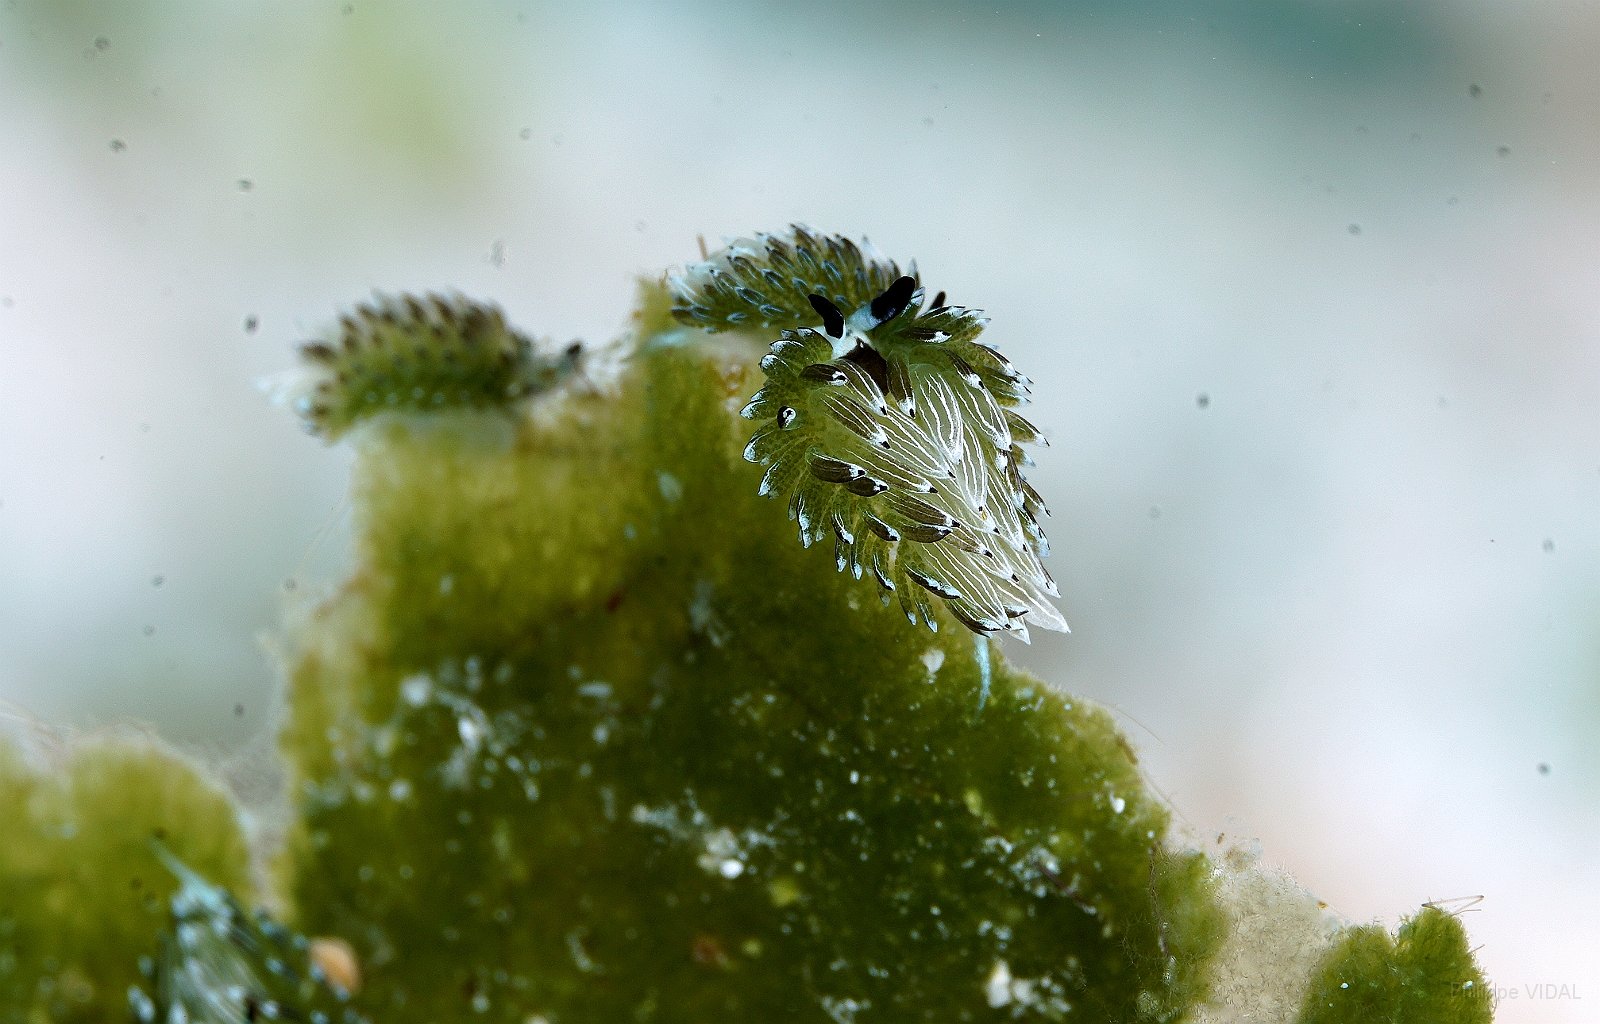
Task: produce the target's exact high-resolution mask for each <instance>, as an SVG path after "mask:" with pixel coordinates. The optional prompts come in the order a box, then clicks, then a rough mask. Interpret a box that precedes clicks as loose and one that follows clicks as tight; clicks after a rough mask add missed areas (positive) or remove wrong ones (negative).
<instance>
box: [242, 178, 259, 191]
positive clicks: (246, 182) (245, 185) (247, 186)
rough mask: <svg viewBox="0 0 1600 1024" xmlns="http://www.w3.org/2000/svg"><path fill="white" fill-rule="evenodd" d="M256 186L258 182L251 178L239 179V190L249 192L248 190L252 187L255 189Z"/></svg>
mask: <svg viewBox="0 0 1600 1024" xmlns="http://www.w3.org/2000/svg"><path fill="white" fill-rule="evenodd" d="M255 187H256V183H255V182H253V181H251V180H250V179H249V178H240V179H239V191H240V192H248V191H250V190H251V189H253V188H255Z"/></svg>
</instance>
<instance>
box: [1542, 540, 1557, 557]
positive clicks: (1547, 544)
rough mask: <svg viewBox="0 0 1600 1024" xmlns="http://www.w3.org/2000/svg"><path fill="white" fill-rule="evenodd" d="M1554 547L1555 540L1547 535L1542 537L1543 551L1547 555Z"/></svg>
mask: <svg viewBox="0 0 1600 1024" xmlns="http://www.w3.org/2000/svg"><path fill="white" fill-rule="evenodd" d="M1555 549H1556V542H1555V541H1553V540H1551V539H1550V538H1549V537H1546V538H1545V539H1544V553H1545V554H1547V555H1548V554H1550V553H1551V552H1553V551H1554V550H1555Z"/></svg>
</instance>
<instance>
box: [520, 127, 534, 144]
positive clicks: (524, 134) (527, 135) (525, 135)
mask: <svg viewBox="0 0 1600 1024" xmlns="http://www.w3.org/2000/svg"><path fill="white" fill-rule="evenodd" d="M517 138H519V139H521V140H522V141H523V142H527V141H528V140H529V139H531V138H533V129H532V128H524V129H522V131H520V132H518V133H517Z"/></svg>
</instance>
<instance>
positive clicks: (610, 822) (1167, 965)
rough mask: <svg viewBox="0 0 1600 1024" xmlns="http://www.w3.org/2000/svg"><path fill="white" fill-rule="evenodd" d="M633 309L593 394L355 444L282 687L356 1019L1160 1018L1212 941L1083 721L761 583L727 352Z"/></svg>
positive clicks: (995, 675)
mask: <svg viewBox="0 0 1600 1024" xmlns="http://www.w3.org/2000/svg"><path fill="white" fill-rule="evenodd" d="M665 306H666V302H665V300H664V297H663V296H662V295H661V294H660V293H659V292H656V291H655V290H654V289H650V290H649V292H648V293H647V295H646V303H645V312H644V313H642V314H641V320H642V322H641V326H640V328H639V331H638V337H639V339H640V340H639V344H638V347H637V349H636V350H635V351H634V353H633V355H632V357H631V360H630V361H629V363H628V365H627V366H626V368H625V369H624V370H623V372H622V373H621V375H620V377H619V379H618V380H617V381H616V383H615V389H616V393H615V394H613V395H609V396H578V395H575V396H571V397H569V398H568V399H567V400H566V401H565V402H564V403H562V404H561V405H560V406H559V407H558V408H555V409H552V410H549V411H547V412H546V413H545V414H543V415H537V414H536V415H535V416H534V417H532V418H530V419H528V420H526V421H524V422H523V423H521V424H519V425H518V426H517V428H516V430H515V431H514V433H512V434H511V435H509V436H508V435H506V434H505V433H503V432H499V431H497V430H496V429H495V428H494V427H493V426H492V425H489V424H486V423H484V422H481V421H479V420H476V419H474V418H473V417H472V416H471V415H470V414H453V415H451V416H448V417H441V418H436V419H435V420H434V421H433V422H430V423H426V424H419V423H417V422H416V421H414V420H406V419H400V418H396V419H393V420H390V421H386V422H384V421H379V422H375V423H374V424H373V425H372V428H371V432H370V433H369V435H368V436H367V437H365V438H364V439H363V441H362V447H361V450H360V459H359V463H358V466H357V470H356V474H357V480H356V487H355V493H356V498H357V506H356V507H357V515H358V517H359V518H358V522H359V531H360V534H361V537H362V540H361V545H362V556H363V557H362V566H363V567H362V569H361V570H360V571H359V572H358V573H357V574H356V575H355V576H354V577H353V578H352V579H351V580H350V582H349V584H348V585H347V587H346V588H345V590H344V591H343V592H342V593H341V594H340V595H338V596H337V597H336V598H334V599H333V600H332V601H330V602H329V603H328V604H327V605H326V606H325V607H324V608H323V609H322V610H321V611H320V613H319V616H318V617H316V618H314V619H313V621H312V622H311V623H309V624H308V625H307V627H306V628H305V631H304V635H303V636H301V637H300V642H301V644H302V647H301V653H300V654H299V655H298V657H297V659H296V660H295V661H294V662H293V663H292V665H291V670H290V678H291V688H292V692H291V700H290V705H291V707H292V708H293V709H294V712H293V716H292V718H291V720H290V724H289V726H288V728H287V730H286V732H285V734H284V742H285V749H286V752H287V753H288V755H289V758H290V760H291V761H293V762H296V763H298V764H299V765H300V766H301V770H302V774H301V776H300V778H299V780H298V783H297V786H298V797H299V799H300V802H301V814H302V822H303V824H302V829H301V831H300V832H299V833H298V834H297V836H296V837H295V840H294V843H293V852H292V855H291V862H292V863H291V866H290V867H288V868H287V869H286V872H285V874H286V877H287V879H288V883H289V886H290V891H291V894H292V897H293V900H292V902H293V903H294V905H295V906H297V907H298V908H299V914H300V922H299V923H300V926H301V927H302V929H303V930H305V931H307V932H308V933H313V934H336V935H341V936H344V937H346V938H348V939H349V940H350V941H351V942H353V943H354V944H355V946H356V949H357V951H358V953H359V954H360V956H361V958H362V960H363V962H364V964H366V965H367V966H368V968H369V971H368V982H367V986H366V988H365V990H364V991H363V993H362V994H361V995H360V996H359V997H358V999H357V1003H358V1004H359V1005H360V1006H361V1007H362V1009H363V1011H364V1012H368V1013H370V1014H372V1015H373V1016H374V1017H376V1016H377V1015H378V1014H379V1013H380V1012H383V1011H389V1012H398V1011H399V1010H400V1008H402V1007H403V1008H404V1010H403V1012H404V1013H405V1014H406V1015H407V1016H415V1017H416V1019H419V1020H445V1019H461V1018H467V1017H477V1016H478V1015H480V1014H482V1015H486V1016H487V1017H488V1018H490V1019H496V1020H507V1021H517V1022H519V1024H520V1022H522V1021H525V1020H527V1019H528V1018H529V1017H530V1016H535V1015H542V1016H544V1017H545V1018H546V1019H547V1020H549V1021H551V1022H557V1021H576V1020H597V1021H599V1020H628V1019H634V1020H660V1021H680V1020H682V1021H689V1020H709V1019H721V1020H752V1021H755V1020H817V1021H825V1020H828V1019H829V1018H832V1019H834V1020H841V1021H844V1020H853V1019H856V1018H857V1017H859V1018H860V1019H861V1020H863V1021H867V1020H884V1021H889V1020H925V1019H936V1020H979V1019H994V1018H999V1017H1011V1016H1013V1015H1017V1016H1037V1017H1038V1018H1040V1019H1065V1018H1066V1017H1068V1016H1069V1015H1070V1016H1072V1017H1082V1018H1084V1019H1091V1020H1128V1021H1132V1020H1145V1019H1147V1020H1176V1019H1178V1018H1179V1017H1180V1016H1181V1015H1182V1013H1183V1012H1184V1011H1185V1009H1186V1008H1187V1007H1188V1006H1189V1005H1190V1004H1191V1003H1192V1002H1193V1001H1194V1000H1195V999H1197V998H1198V997H1200V996H1201V995H1202V994H1203V991H1204V982H1205V968H1206V962H1207V958H1208V956H1209V955H1210V953H1211V952H1212V950H1213V949H1214V948H1215V946H1216V944H1217V943H1218V941H1219V939H1220V935H1221V928H1222V925H1221V921H1220V917H1219V915H1218V913H1217V912H1216V910H1215V907H1214V905H1213V903H1212V901H1211V899H1210V889H1209V886H1210V884H1211V883H1210V873H1209V870H1208V866H1207V864H1206V862H1205V861H1204V859H1203V858H1202V857H1200V856H1199V855H1198V854H1175V853H1172V852H1169V851H1168V849H1167V847H1166V845H1165V837H1166V831H1167V825H1168V815H1167V812H1166V810H1165V808H1164V807H1162V806H1161V805H1160V804H1159V803H1157V802H1156V801H1155V800H1153V799H1152V798H1151V797H1150V795H1149V794H1148V793H1147V792H1146V790H1145V788H1144V787H1143V786H1142V784H1141V782H1140V779H1139V775H1138V770H1137V768H1136V766H1135V765H1134V763H1133V761H1132V759H1131V756H1130V755H1129V753H1128V747H1127V746H1126V743H1125V741H1123V739H1122V738H1121V736H1120V734H1119V733H1118V732H1117V730H1116V727H1115V725H1114V724H1113V722H1112V721H1111V719H1110V717H1109V716H1108V715H1107V714H1106V712H1104V711H1103V710H1101V709H1099V708H1096V707H1094V706H1092V705H1089V704H1085V703H1083V702H1079V701H1074V700H1071V699H1068V698H1063V697H1062V696H1060V695H1058V694H1056V693H1054V692H1051V691H1049V690H1048V689H1046V688H1045V687H1044V686H1043V685H1042V684H1040V683H1039V682H1038V681H1037V680H1035V679H1033V678H1031V677H1029V676H1027V675H1025V674H1023V673H1020V672H1018V671H1016V670H1014V669H1012V668H1011V667H1010V666H1009V665H1007V664H1006V662H1005V661H1004V659H1003V658H999V657H994V658H993V659H992V661H991V662H990V667H989V669H988V672H987V679H986V678H985V669H984V667H983V666H984V661H982V660H980V657H979V654H980V650H981V651H983V652H984V653H985V654H987V649H986V648H980V647H979V645H980V644H984V643H986V641H984V640H982V639H981V638H976V637H974V636H972V635H971V634H970V633H968V632H967V631H966V630H964V629H961V628H959V626H958V625H957V624H956V623H955V622H954V620H953V619H949V618H944V619H943V621H942V622H941V623H940V625H941V627H942V628H941V629H940V631H939V632H938V633H937V634H934V635H930V634H929V633H927V632H925V631H919V630H917V629H915V628H913V627H912V626H911V625H910V624H909V623H908V622H907V621H906V620H905V618H904V617H903V616H902V615H901V614H900V612H899V611H898V609H890V608H886V607H884V606H882V605H881V604H880V603H879V602H878V601H877V600H876V599H875V598H873V597H872V596H871V594H870V592H864V591H862V590H861V589H860V588H859V587H858V586H857V585H856V584H855V581H854V580H853V579H851V578H850V577H849V576H848V575H841V574H840V573H838V572H837V571H836V570H835V565H834V562H833V559H832V558H831V557H830V556H829V555H828V554H827V553H825V552H822V551H818V550H815V549H813V550H809V551H808V550H806V549H803V548H801V547H800V546H799V545H797V544H795V543H794V541H793V537H792V533H791V531H792V530H793V527H792V526H791V524H789V523H788V522H786V521H785V519H784V516H783V514H782V506H781V505H777V504H775V503H772V502H768V501H765V500H763V499H761V498H759V497H757V496H756V493H755V491H756V488H755V486H754V483H755V479H756V476H757V475H758V474H759V470H757V469H756V468H755V467H752V466H749V465H748V464H746V463H744V461H743V460H742V458H741V451H742V448H743V445H744V443H745V441H746V439H747V438H746V436H745V431H746V430H748V427H745V426H743V425H742V424H741V421H740V420H739V419H738V418H737V416H736V415H735V414H736V413H737V410H738V409H739V408H740V407H741V406H742V405H743V404H744V402H745V401H746V400H747V399H748V397H749V395H750V393H751V392H752V391H753V390H754V387H755V386H756V385H757V384H759V381H760V378H759V374H758V373H757V372H756V371H755V366H756V362H757V360H758V359H759V356H760V354H761V348H760V347H759V346H758V345H756V344H753V343H752V342H751V340H750V339H745V338H737V337H735V338H732V339H727V340H719V341H716V342H712V341H709V340H703V336H700V337H694V336H690V337H687V338H686V337H685V332H683V331H682V329H680V328H676V327H674V326H672V325H671V324H670V321H667V320H666V319H665V317H664V316H662V314H663V313H664V312H665ZM692 335H698V332H692ZM864 598H865V599H864ZM986 686H987V687H988V696H987V699H986V700H985V699H983V698H982V697H981V694H982V692H983V690H984V688H985V687H986Z"/></svg>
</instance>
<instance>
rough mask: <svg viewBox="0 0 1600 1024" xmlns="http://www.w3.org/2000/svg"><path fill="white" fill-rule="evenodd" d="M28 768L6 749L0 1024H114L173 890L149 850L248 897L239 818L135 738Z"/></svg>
mask: <svg viewBox="0 0 1600 1024" xmlns="http://www.w3.org/2000/svg"><path fill="white" fill-rule="evenodd" d="M28 760H29V759H27V758H24V756H23V755H22V752H21V751H20V750H19V749H17V748H16V747H15V746H12V745H11V744H10V743H9V742H8V741H7V740H6V739H5V738H4V737H0V822H3V823H4V824H3V827H0V1024H47V1022H69V1021H70V1022H77V1021H82V1022H102V1021H105V1022H117V1024H121V1022H123V1021H126V1020H128V1014H129V1011H128V989H129V987H130V986H132V985H135V984H148V980H147V979H146V978H144V977H143V976H142V975H141V974H140V970H139V965H140V960H141V958H146V959H145V962H146V963H148V962H149V960H148V958H149V957H150V956H151V955H153V954H154V953H155V952H156V949H157V944H156V936H157V935H158V933H159V932H160V931H161V929H162V928H163V927H165V925H166V924H167V921H168V919H169V911H168V899H169V897H170V896H171V895H172V893H173V891H174V890H175V889H176V888H177V886H178V883H177V880H176V879H175V878H174V877H173V876H172V874H171V873H170V872H169V871H168V870H167V869H166V868H165V867H163V866H162V865H161V863H160V862H159V861H158V860H157V859H156V854H155V852H154V849H153V848H152V845H151V840H152V839H159V840H160V841H161V842H163V843H165V844H166V845H167V846H168V847H170V848H171V849H172V850H173V852H174V853H176V854H177V855H178V856H179V857H181V858H182V859H183V860H185V861H186V862H188V863H189V864H192V865H194V866H195V868H196V869H198V870H201V871H204V872H205V873H206V874H208V875H209V876H210V877H212V878H215V879H217V880H218V881H219V882H221V883H223V884H226V885H228V886H229V887H231V888H232V889H233V890H234V891H235V892H241V893H243V892H248V891H249V887H248V884H247V878H248V855H247V852H246V848H245V842H244V839H243V837H242V835H241V833H240V831H239V827H238V823H237V820H236V818H235V814H234V810H233V806H232V804H231V803H230V802H229V800H228V798H227V797H226V795H224V793H223V792H222V791H221V790H220V789H219V788H218V787H217V786H216V785H215V784H213V783H211V782H208V781H207V780H205V779H204V778H202V776H201V775H200V774H199V773H198V772H197V771H196V770H195V769H194V767H193V766H192V765H191V764H189V763H188V762H187V761H185V760H183V759H182V758H180V757H178V756H176V755H174V754H173V753H172V752H171V751H168V750H166V749H164V748H162V747H161V746H160V745H159V744H157V743H155V742H153V741H151V740H148V739H145V738H143V737H132V738H127V737H106V738H99V739H88V740H83V741H78V742H75V743H72V744H69V745H68V746H67V747H66V749H64V750H58V751H53V752H51V753H50V754H48V755H41V757H40V760H43V761H45V762H46V763H45V764H43V765H35V764H30V763H28Z"/></svg>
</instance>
